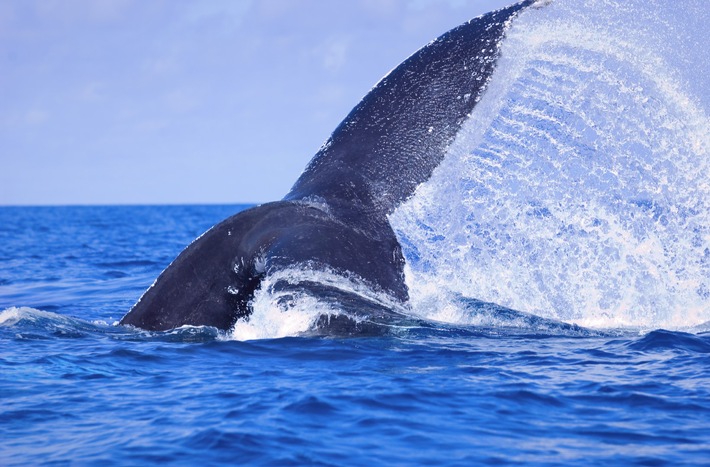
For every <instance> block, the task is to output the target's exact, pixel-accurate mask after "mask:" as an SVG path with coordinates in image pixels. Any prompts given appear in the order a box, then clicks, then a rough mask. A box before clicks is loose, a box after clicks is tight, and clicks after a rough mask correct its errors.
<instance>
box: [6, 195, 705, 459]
mask: <svg viewBox="0 0 710 467" xmlns="http://www.w3.org/2000/svg"><path fill="white" fill-rule="evenodd" d="M236 210H238V207H236V206H234V207H219V206H210V207H176V206H171V207H165V206H161V207H106V208H98V207H97V208H88V207H86V208H0V240H1V242H0V280H1V281H2V285H0V309H2V310H3V311H0V398H1V400H2V404H0V431H1V432H2V442H0V464H2V465H26V464H38V463H43V462H59V463H63V462H67V463H76V464H85V463H103V462H104V461H110V462H113V463H119V464H135V463H145V462H170V463H177V464H193V463H194V462H197V461H199V462H201V463H218V462H233V463H237V462H247V461H250V462H258V463H308V464H310V463H325V464H349V465H356V464H361V463H363V462H368V461H378V462H389V463H424V462H427V463H434V462H436V463H467V462H489V463H498V462H500V461H501V460H505V461H520V462H545V463H565V462H569V461H571V460H578V461H584V462H599V463H602V462H604V463H607V462H612V461H613V462H617V461H618V462H626V461H633V462H652V461H657V460H662V461H666V462H668V463H677V462H681V461H683V462H686V461H687V462H696V463H697V462H701V461H705V460H706V459H707V458H708V456H710V434H709V433H708V430H707V426H708V422H710V389H709V388H710V377H708V368H710V366H709V363H710V360H708V358H709V356H710V334H707V333H704V332H702V329H696V330H695V331H696V333H695V334H686V333H681V332H669V331H655V332H651V333H649V334H638V333H637V332H634V333H625V332H620V331H618V330H617V331H615V332H614V335H609V334H600V333H595V332H591V331H585V330H582V329H579V328H572V327H568V326H564V325H563V324H562V323H555V322H537V321H535V320H534V319H532V318H531V317H529V318H525V317H524V316H518V315H515V313H514V312H512V311H509V312H508V314H506V311H505V310H504V309H501V310H498V312H494V311H485V309H486V307H485V306H481V305H476V304H471V305H470V310H471V313H470V315H469V316H471V317H475V316H479V317H481V319H482V321H481V322H479V323H478V324H471V325H451V324H449V325H445V324H442V323H437V322H433V321H432V322H428V323H427V322H419V323H418V324H410V325H409V326H401V327H392V328H391V329H390V330H389V331H388V332H386V333H384V334H380V335H376V336H369V337H359V338H327V337H325V338H324V337H287V338H281V339H267V340H256V341H248V342H242V341H237V340H233V336H230V335H228V334H220V333H217V332H216V331H214V330H210V329H194V328H193V329H182V330H178V331H173V332H167V333H155V334H153V333H146V332H142V331H135V330H130V329H124V328H121V327H117V326H113V325H112V323H114V322H115V321H116V320H117V319H119V318H120V317H121V316H122V314H123V313H124V312H125V311H126V310H127V309H128V308H129V307H130V305H131V304H132V303H133V302H134V301H135V300H136V299H137V298H138V296H139V295H140V294H141V293H142V291H143V289H144V288H145V287H147V286H148V285H150V283H151V282H152V281H153V279H154V278H155V276H156V275H157V274H158V273H159V272H160V270H161V269H162V268H163V267H164V266H165V265H166V264H167V263H168V262H169V261H170V260H171V259H172V258H173V257H174V255H176V254H177V253H178V252H179V251H180V250H181V248H182V247H183V246H184V245H185V244H186V243H188V242H189V241H190V240H191V239H192V238H194V236H196V235H198V233H199V232H200V231H202V230H204V229H206V228H208V227H209V226H211V225H212V224H213V223H214V222H216V221H218V220H220V219H222V218H223V217H225V216H226V215H228V214H229V213H231V212H234V211H236ZM22 307H26V308H22ZM475 310H478V311H475ZM511 314H512V315H514V316H510V315H511ZM496 316H497V317H498V318H497V321H496V320H495V318H496ZM471 319H474V318H471Z"/></svg>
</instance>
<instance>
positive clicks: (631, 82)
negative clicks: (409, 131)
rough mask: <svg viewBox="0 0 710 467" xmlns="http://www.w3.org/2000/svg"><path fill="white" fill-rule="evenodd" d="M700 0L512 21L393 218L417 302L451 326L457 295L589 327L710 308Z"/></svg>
mask: <svg viewBox="0 0 710 467" xmlns="http://www.w3.org/2000/svg"><path fill="white" fill-rule="evenodd" d="M709 10H710V9H709V8H708V7H707V5H706V4H705V3H704V2H703V1H694V0H688V1H682V2H672V5H671V2H665V1H662V0H657V1H648V0H634V1H623V2H622V1H612V0H558V1H555V2H553V3H552V4H551V5H547V6H545V7H544V8H539V9H531V10H528V11H526V12H525V13H523V14H521V15H520V17H519V18H518V19H516V21H515V22H514V23H513V25H512V27H511V28H510V30H509V31H508V34H507V39H506V40H505V41H504V43H503V47H502V49H501V51H502V55H501V58H500V61H499V63H498V66H497V71H496V73H495V74H494V76H493V79H492V80H491V82H490V84H489V87H488V89H487V91H486V93H485V94H484V96H483V98H482V100H481V102H480V103H479V104H478V106H477V107H476V108H475V109H474V112H473V114H472V115H471V118H470V119H469V121H468V122H467V123H466V124H465V126H464V129H463V131H462V132H461V133H460V135H459V137H458V138H457V140H456V141H455V142H454V144H453V145H452V146H451V148H450V149H449V154H448V155H447V157H446V159H445V161H444V163H443V164H442V165H441V166H440V167H439V168H438V169H437V170H436V171H435V173H434V176H433V177H432V179H431V180H430V181H429V182H427V183H425V184H424V185H422V186H420V187H419V189H418V190H417V193H416V195H415V196H414V197H413V198H412V199H411V200H410V201H409V202H408V203H406V204H405V205H404V206H402V207H401V208H400V209H398V210H397V212H395V213H394V215H393V216H392V217H391V221H392V224H393V226H394V228H395V230H396V231H397V234H398V236H399V238H400V242H401V243H402V245H403V247H404V250H405V255H406V257H407V262H408V268H407V283H408V286H409V289H410V294H411V298H412V303H413V308H414V310H415V311H416V312H417V313H419V314H421V315H423V316H426V317H432V318H436V319H444V320H447V321H448V320H453V321H457V320H458V319H457V318H456V313H453V314H452V313H451V300H450V298H449V297H450V296H452V295H455V294H462V295H464V296H468V297H474V298H476V299H479V300H483V301H488V302H494V303H497V304H499V305H503V306H507V307H511V308H514V309H516V310H519V311H524V312H530V313H534V314H537V315H539V316H542V317H546V318H553V319H558V320H563V321H568V322H574V323H578V324H582V325H586V326H597V327H620V326H621V327H624V326H628V327H650V328H657V327H666V328H673V329H677V328H681V327H686V326H693V325H697V324H700V323H703V322H706V321H710V222H709V221H710V175H709V174H710V167H709V165H710V164H709V163H708V156H709V155H710V154H709V152H708V148H709V147H710V144H709V143H710V141H709V135H710V122H709V120H708V113H707V112H708V101H709V100H710V98H709V96H708V94H709V93H710V91H709V89H710V86H709V84H710V83H709V79H710V78H709V77H710V73H708V70H707V67H708V65H707V63H706V62H707V61H708V60H707V58H706V55H705V54H706V53H707V50H710V39H708V35H707V34H706V31H705V27H706V24H707V23H708V21H710V18H708V16H710V15H709V13H708V12H709ZM698 41H700V42H701V43H698ZM437 304H438V305H437ZM442 305H446V306H442ZM442 311H445V313H444V314H443V315H442V314H441V313H442Z"/></svg>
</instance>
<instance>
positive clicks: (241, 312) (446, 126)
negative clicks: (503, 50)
mask: <svg viewBox="0 0 710 467" xmlns="http://www.w3.org/2000/svg"><path fill="white" fill-rule="evenodd" d="M534 4H535V0H526V1H522V2H519V3H516V4H514V5H511V6H509V7H506V8H503V9H500V10H497V11H493V12H490V13H488V14H485V15H482V16H479V17H477V18H474V19H472V20H471V21H469V22H467V23H465V24H463V25H461V26H458V27H456V28H454V29H452V30H450V31H448V32H447V33H445V34H443V35H442V36H440V37H439V38H437V39H435V40H433V41H432V42H430V43H429V44H427V45H426V46H424V47H423V48H421V49H419V50H418V51H417V52H415V53H414V54H413V55H412V56H410V57H409V58H408V59H406V60H405V61H404V62H402V63H401V64H400V65H399V66H397V67H396V68H395V69H393V70H392V71H391V72H390V73H389V74H387V75H386V76H385V77H384V78H382V80H380V82H379V83H377V84H376V85H375V86H374V87H373V88H372V90H371V91H370V92H369V93H368V94H367V95H366V96H365V97H364V98H363V99H362V100H361V101H360V103H359V104H357V105H356V106H355V108H354V109H353V110H352V111H351V112H350V113H349V114H348V115H347V116H346V118H345V119H344V120H343V121H342V123H340V125H338V127H337V128H336V129H335V131H334V132H333V133H332V134H331V135H330V137H329V138H328V139H327V140H326V142H325V143H324V144H323V146H322V147H321V148H320V149H319V150H318V152H317V153H316V154H315V156H314V157H313V159H312V160H311V161H310V162H309V164H308V165H307V167H306V169H305V170H304V172H303V173H302V174H301V176H300V177H299V178H298V179H297V181H296V182H295V184H294V185H293V187H292V188H291V190H290V191H289V192H288V194H287V195H286V196H285V197H284V198H283V199H282V200H280V201H275V202H270V203H266V204H262V205H259V206H256V207H253V208H251V209H247V210H244V211H241V212H239V213H237V214H235V215H234V216H232V217H229V218H227V219H225V220H224V221H222V222H220V223H218V224H217V225H215V226H214V227H212V228H211V229H209V230H208V231H207V232H205V233H204V234H203V235H202V236H200V237H198V238H197V239H196V240H194V241H193V242H192V243H191V244H190V245H188V246H187V247H186V248H185V249H184V250H183V251H182V252H181V253H180V254H179V255H178V256H177V258H175V260H174V261H173V262H172V263H171V264H170V265H169V266H168V267H167V268H166V269H165V270H164V271H163V272H162V273H161V274H160V275H159V276H158V278H157V279H156V280H155V282H154V283H153V285H151V286H150V287H149V288H148V289H147V290H146V291H145V292H144V294H143V295H142V297H141V298H140V299H139V300H138V301H137V302H136V304H135V305H134V306H133V307H132V308H131V309H130V310H129V311H128V313H126V315H125V316H124V317H123V318H122V319H121V320H120V321H119V324H121V325H126V326H133V327H136V328H141V329H145V330H151V331H166V330H170V329H174V328H177V327H180V326H185V325H191V326H212V327H215V328H218V329H220V330H225V331H226V330H229V329H230V328H232V327H233V326H234V325H235V323H236V322H237V321H238V320H240V319H248V318H249V316H250V314H251V313H252V300H253V299H254V294H255V292H256V291H257V290H258V289H259V287H261V285H262V283H263V281H264V280H265V278H267V277H269V276H270V275H273V274H274V273H276V272H278V271H285V270H289V268H297V267H305V266H308V267H311V268H321V269H326V270H328V271H332V272H334V273H336V274H340V275H343V276H346V277H355V278H357V279H358V280H359V281H361V282H362V283H364V284H367V286H368V287H370V288H372V290H375V291H377V293H380V294H383V295H384V296H387V297H389V298H390V299H391V301H392V302H393V303H397V304H402V305H403V306H406V303H407V301H408V296H409V293H408V290H407V286H406V284H405V278H404V266H405V258H404V256H403V254H402V248H401V246H400V244H399V242H398V240H397V237H396V235H395V232H394V231H393V229H392V226H391V225H390V223H389V220H388V215H390V214H391V213H392V212H393V211H394V210H395V209H396V208H397V207H398V206H400V205H401V204H402V203H403V202H405V201H407V200H408V199H409V198H411V197H412V196H413V194H414V191H415V189H416V188H417V187H418V186H419V185H420V184H422V183H424V182H426V181H427V180H428V179H429V178H430V177H431V175H432V172H433V171H434V169H435V168H436V167H437V166H438V165H439V164H440V163H441V162H442V160H443V159H444V157H445V154H446V150H447V148H448V147H449V145H450V144H451V143H452V142H453V140H454V138H455V137H456V135H457V133H458V132H459V130H460V129H461V127H462V125H463V123H464V122H465V121H466V120H467V118H468V116H469V115H470V113H471V112H472V110H473V109H474V107H475V106H476V104H477V102H478V101H479V100H480V98H481V96H482V95H483V93H484V92H485V89H486V85H487V83H488V82H489V80H490V78H491V76H492V74H493V73H494V71H495V67H496V62H497V60H498V58H499V55H500V45H501V41H502V40H503V38H504V36H505V32H506V30H507V28H508V27H509V25H510V24H511V22H512V21H513V19H514V18H515V16H516V15H518V14H519V13H520V12H521V11H523V10H524V9H526V8H528V7H530V6H531V5H534Z"/></svg>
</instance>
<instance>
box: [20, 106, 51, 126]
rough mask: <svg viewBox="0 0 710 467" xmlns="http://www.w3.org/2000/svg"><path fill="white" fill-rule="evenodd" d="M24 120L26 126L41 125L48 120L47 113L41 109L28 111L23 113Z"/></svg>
mask: <svg viewBox="0 0 710 467" xmlns="http://www.w3.org/2000/svg"><path fill="white" fill-rule="evenodd" d="M24 120H25V123H27V124H28V125H41V124H42V123H44V122H46V121H47V120H49V112H48V111H46V110H43V109H30V110H28V111H27V112H26V113H25V118H24Z"/></svg>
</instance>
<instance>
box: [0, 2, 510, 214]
mask: <svg viewBox="0 0 710 467" xmlns="http://www.w3.org/2000/svg"><path fill="white" fill-rule="evenodd" d="M510 3H513V0H468V1H467V0H347V1H346V0H338V1H334V0H256V1H248V0H211V1H208V0H200V1H188V0H2V1H0V205H86V204H194V203H225V204H233V203H242V202H243V203H261V202H266V201H272V200H277V199H280V198H282V197H283V196H284V195H285V194H286V193H287V192H288V190H289V189H290V187H291V185H292V184H293V183H294V182H295V181H296V179H297V178H298V176H299V175H300V173H301V172H302V171H303V169H304V168H305V166H306V164H307V163H308V161H309V160H310V159H311V157H313V155H314V154H315V153H316V151H317V150H318V148H319V147H320V145H321V144H322V143H323V142H324V141H325V140H326V139H327V137H328V136H329V135H330V133H331V132H332V131H333V130H334V129H335V127H336V126H337V125H338V123H340V121H341V120H342V119H343V118H344V117H345V116H346V115H347V113H348V112H349V111H350V110H351V109H352V108H353V107H354V106H355V105H356V104H357V103H358V102H359V100H360V99H361V98H362V97H363V96H364V95H365V94H366V93H367V92H368V91H369V90H370V89H371V88H372V86H373V85H374V84H375V83H376V82H377V81H378V80H379V79H380V78H382V77H383V76H384V75H385V74H386V73H387V72H388V71H390V70H391V69H392V68H394V67H395V66H397V65H398V64H399V63H400V62H401V61H402V60H404V59H405V58H407V57H408V56H409V55H411V54H412V53H413V52H415V51H416V50H417V49H419V48H420V47H422V46H423V45H425V44H426V43H427V42H429V41H430V40H432V39H434V38H435V37H437V36H439V35H441V34H442V33H444V32H446V31H447V30H449V29H451V28H453V27H455V26H457V25H459V24H461V23H463V22H465V21H467V20H469V19H471V18H473V17H475V16H478V15H480V14H482V13H485V12H486V11H490V10H493V9H497V8H500V7H503V6H505V5H507V4H510Z"/></svg>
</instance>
